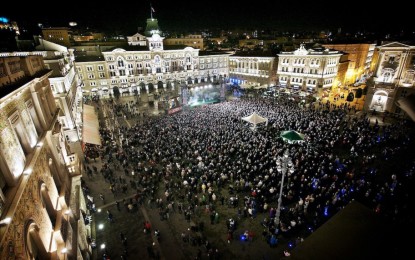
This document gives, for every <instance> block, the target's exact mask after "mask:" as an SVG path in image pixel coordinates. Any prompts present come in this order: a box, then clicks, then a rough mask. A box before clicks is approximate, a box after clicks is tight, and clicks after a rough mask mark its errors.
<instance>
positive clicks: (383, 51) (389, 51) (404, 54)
mask: <svg viewBox="0 0 415 260" xmlns="http://www.w3.org/2000/svg"><path fill="white" fill-rule="evenodd" d="M378 48H379V60H378V63H377V69H376V74H375V75H374V77H373V79H374V85H373V86H370V87H369V89H368V94H367V98H366V102H365V107H366V108H367V109H368V110H376V111H379V112H384V111H388V112H392V113H400V109H399V107H397V106H396V101H398V100H399V99H400V98H404V97H406V96H408V95H410V94H411V93H415V78H414V75H415V46H409V45H406V44H402V43H399V42H392V43H388V44H384V45H382V46H379V47H378Z"/></svg>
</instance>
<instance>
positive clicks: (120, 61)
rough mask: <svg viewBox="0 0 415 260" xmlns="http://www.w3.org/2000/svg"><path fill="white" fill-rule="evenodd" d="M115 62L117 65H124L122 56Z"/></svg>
mask: <svg viewBox="0 0 415 260" xmlns="http://www.w3.org/2000/svg"><path fill="white" fill-rule="evenodd" d="M117 64H118V67H124V60H123V59H122V58H118V60H117Z"/></svg>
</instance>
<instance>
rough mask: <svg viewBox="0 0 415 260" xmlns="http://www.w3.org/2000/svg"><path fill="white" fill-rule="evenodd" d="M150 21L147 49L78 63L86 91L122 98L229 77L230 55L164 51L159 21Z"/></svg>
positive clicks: (120, 51)
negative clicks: (117, 94)
mask: <svg viewBox="0 0 415 260" xmlns="http://www.w3.org/2000/svg"><path fill="white" fill-rule="evenodd" d="M149 20H150V22H151V26H149V25H148V26H147V29H148V30H147V31H148V32H147V33H149V34H151V32H154V33H153V34H152V35H151V36H147V38H146V40H147V47H146V49H144V50H143V49H142V47H141V48H140V46H138V49H131V50H130V49H128V50H127V49H121V48H116V49H114V50H112V51H104V52H102V55H103V56H102V57H98V56H97V57H96V58H95V59H94V58H93V59H92V60H91V59H88V60H87V59H85V58H81V59H79V60H76V69H77V71H78V73H79V77H80V80H82V81H83V84H84V91H86V92H89V91H91V92H92V93H96V94H98V95H100V96H103V97H105V96H109V95H110V94H113V92H114V88H118V90H119V91H120V93H122V94H124V93H129V94H134V93H140V92H141V91H147V92H148V93H152V92H157V91H159V90H161V89H165V88H175V87H176V86H178V85H179V84H186V85H188V86H190V87H191V86H197V85H200V84H207V83H208V82H210V83H215V82H219V81H220V79H223V78H227V77H228V75H229V56H230V55H231V54H229V53H226V52H221V53H208V52H201V51H199V49H194V48H192V47H185V48H182V49H177V48H173V49H169V48H167V47H166V48H165V47H164V45H163V37H161V36H160V35H159V34H158V33H156V32H158V31H159V29H158V26H156V25H157V22H156V19H148V20H147V22H149ZM150 29H151V30H150ZM131 48H134V46H131ZM136 48H137V47H136Z"/></svg>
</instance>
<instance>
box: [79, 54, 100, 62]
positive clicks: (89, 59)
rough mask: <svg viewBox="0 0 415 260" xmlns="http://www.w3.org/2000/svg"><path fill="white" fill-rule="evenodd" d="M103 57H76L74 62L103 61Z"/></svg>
mask: <svg viewBox="0 0 415 260" xmlns="http://www.w3.org/2000/svg"><path fill="white" fill-rule="evenodd" d="M104 60H105V58H104V56H91V55H90V56H76V57H75V62H88V61H104Z"/></svg>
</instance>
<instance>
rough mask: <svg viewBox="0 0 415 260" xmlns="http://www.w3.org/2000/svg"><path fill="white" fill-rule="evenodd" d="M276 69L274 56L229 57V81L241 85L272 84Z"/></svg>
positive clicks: (274, 79) (257, 85) (273, 83)
mask: <svg viewBox="0 0 415 260" xmlns="http://www.w3.org/2000/svg"><path fill="white" fill-rule="evenodd" d="M276 71H277V59H276V57H248V56H230V57H229V82H230V83H233V84H238V85H240V86H242V87H250V86H252V87H254V88H255V87H261V86H264V87H265V86H266V87H268V86H273V85H275V84H276Z"/></svg>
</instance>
